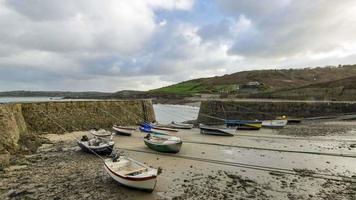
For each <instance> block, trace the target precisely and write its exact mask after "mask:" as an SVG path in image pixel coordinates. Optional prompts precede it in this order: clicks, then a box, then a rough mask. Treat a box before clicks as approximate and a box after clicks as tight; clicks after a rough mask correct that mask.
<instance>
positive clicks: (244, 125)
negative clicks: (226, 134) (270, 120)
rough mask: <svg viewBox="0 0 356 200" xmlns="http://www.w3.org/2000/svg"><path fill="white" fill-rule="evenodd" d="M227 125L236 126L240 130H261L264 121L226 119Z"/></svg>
mask: <svg viewBox="0 0 356 200" xmlns="http://www.w3.org/2000/svg"><path fill="white" fill-rule="evenodd" d="M225 125H226V126H227V127H236V128H237V129H238V130H259V129H261V127H262V121H257V120H256V121H246V120H225Z"/></svg>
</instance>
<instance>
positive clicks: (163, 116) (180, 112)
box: [0, 97, 199, 123]
mask: <svg viewBox="0 0 356 200" xmlns="http://www.w3.org/2000/svg"><path fill="white" fill-rule="evenodd" d="M75 100H76V101H78V100H80V99H75ZM86 100H88V99H86ZM47 101H73V99H61V98H58V97H55V98H53V97H0V103H14V102H47ZM153 109H154V112H155V115H156V120H157V121H158V122H159V123H170V122H172V121H175V122H184V121H187V120H194V119H196V118H197V117H198V112H199V107H193V106H185V105H168V104H155V105H153Z"/></svg>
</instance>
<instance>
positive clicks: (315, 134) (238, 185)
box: [0, 121, 356, 199]
mask: <svg viewBox="0 0 356 200" xmlns="http://www.w3.org/2000/svg"><path fill="white" fill-rule="evenodd" d="M354 127H356V122H332V121H313V122H310V123H304V124H301V125H292V126H287V127H286V128H284V129H281V130H270V129H261V130H259V131H238V132H237V135H236V136H234V137H219V136H208V135H202V134H200V133H199V130H198V129H193V130H182V131H179V132H178V133H172V135H177V136H179V137H181V138H182V140H183V141H184V142H183V146H182V149H181V151H180V152H179V153H178V154H174V155H171V154H163V153H157V152H155V151H153V150H151V149H149V148H147V147H146V146H145V145H144V143H143V141H142V138H143V136H144V134H143V133H140V132H135V133H134V134H133V136H131V137H127V136H114V140H115V141H116V145H115V148H116V149H118V150H119V151H121V152H124V153H125V154H126V155H128V156H131V157H132V158H134V159H137V160H139V161H141V162H145V163H146V164H148V165H150V166H153V167H157V168H158V167H160V168H161V169H162V173H161V174H160V175H159V176H158V182H157V185H156V188H155V191H154V192H153V193H146V192H142V191H136V190H133V189H128V188H125V187H122V186H120V185H118V184H117V183H116V182H114V181H113V180H112V179H111V178H110V177H109V176H108V175H107V174H106V173H105V171H104V169H103V165H102V163H101V161H100V159H98V158H96V157H95V156H94V155H90V154H86V153H83V152H81V151H80V149H79V148H78V147H77V146H76V143H75V140H74V137H75V138H78V139H79V138H80V137H81V136H82V135H83V134H87V135H89V133H87V132H73V133H67V134H63V135H46V138H48V142H47V143H48V144H44V145H43V146H42V147H41V148H40V149H39V150H38V152H37V153H36V154H33V155H26V156H20V155H19V156H16V157H13V159H12V165H11V166H10V167H8V168H5V169H4V170H2V171H0V180H1V181H0V199H356V183H355V182H356V168H355V163H356V148H354V144H356V132H355V131H354V130H353V129H354ZM355 129H356V128H355ZM292 151H294V152H292ZM317 153H321V154H322V155H318V154H317ZM342 155H346V156H348V157H344V156H342Z"/></svg>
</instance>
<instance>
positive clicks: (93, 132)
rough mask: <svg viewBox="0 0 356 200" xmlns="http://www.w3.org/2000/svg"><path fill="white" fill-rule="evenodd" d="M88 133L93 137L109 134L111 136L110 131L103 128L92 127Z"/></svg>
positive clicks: (107, 135)
mask: <svg viewBox="0 0 356 200" xmlns="http://www.w3.org/2000/svg"><path fill="white" fill-rule="evenodd" d="M90 133H91V134H92V135H94V136H95V137H110V136H112V133H111V132H109V131H107V130H104V129H99V130H96V129H92V130H90Z"/></svg>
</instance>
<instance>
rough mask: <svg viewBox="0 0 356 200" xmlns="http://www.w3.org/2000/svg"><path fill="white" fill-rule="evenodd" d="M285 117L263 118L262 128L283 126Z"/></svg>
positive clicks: (285, 121) (285, 122)
mask: <svg viewBox="0 0 356 200" xmlns="http://www.w3.org/2000/svg"><path fill="white" fill-rule="evenodd" d="M287 123H288V120H286V119H275V120H263V121H262V127H264V128H283V127H285V126H286V125H287Z"/></svg>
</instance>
